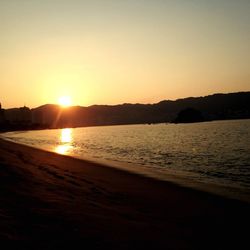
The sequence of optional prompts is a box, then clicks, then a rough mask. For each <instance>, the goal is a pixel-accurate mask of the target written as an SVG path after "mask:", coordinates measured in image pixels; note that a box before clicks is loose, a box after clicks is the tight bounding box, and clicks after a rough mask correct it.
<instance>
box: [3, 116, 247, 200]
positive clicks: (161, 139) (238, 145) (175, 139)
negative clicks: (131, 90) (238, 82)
mask: <svg viewBox="0 0 250 250" xmlns="http://www.w3.org/2000/svg"><path fill="white" fill-rule="evenodd" d="M2 137H4V138H6V139H8V140H12V141H14V142H18V143H22V144H26V145H30V146H33V147H37V148H42V149H45V150H49V151H53V152H57V153H59V154H64V155H71V156H75V157H78V158H83V159H86V158H87V159H94V160H96V161H100V162H102V161H103V160H105V161H110V162H113V163H124V164H128V165H129V166H130V167H131V168H134V171H135V172H138V173H140V171H144V170H145V169H148V170H150V171H151V173H153V172H157V174H158V177H160V178H161V177H162V179H164V177H165V175H168V174H169V173H171V174H174V175H176V176H181V177H182V178H186V179H188V180H189V181H194V182H199V183H204V184H216V185H218V186H223V187H225V188H227V187H228V188H235V190H237V191H236V193H237V192H239V193H241V194H243V193H244V195H245V196H248V195H249V194H250V120H230V121H213V122H204V123H193V124H156V125H124V126H104V127H85V128H66V129H51V130H38V131H24V132H9V133H5V134H3V135H2ZM118 165H119V164H118Z"/></svg>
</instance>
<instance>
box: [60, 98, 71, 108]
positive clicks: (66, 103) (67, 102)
mask: <svg viewBox="0 0 250 250" xmlns="http://www.w3.org/2000/svg"><path fill="white" fill-rule="evenodd" d="M58 103H59V104H60V105H61V106H62V107H69V106H70V105H71V104H72V101H71V97H70V96H61V97H60V98H59V99H58Z"/></svg>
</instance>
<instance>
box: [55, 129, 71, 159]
mask: <svg viewBox="0 0 250 250" xmlns="http://www.w3.org/2000/svg"><path fill="white" fill-rule="evenodd" d="M59 142H60V144H59V145H58V146H56V148H55V152H56V153H58V154H63V155H65V154H68V153H69V151H70V150H71V149H72V148H73V146H72V145H71V143H72V129H71V128H64V129H62V130H61V134H60V138H59Z"/></svg>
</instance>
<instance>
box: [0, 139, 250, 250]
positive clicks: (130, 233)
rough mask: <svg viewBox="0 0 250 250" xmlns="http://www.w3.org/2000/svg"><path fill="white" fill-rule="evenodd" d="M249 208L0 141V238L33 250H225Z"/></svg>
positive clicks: (242, 228)
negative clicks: (70, 245)
mask: <svg viewBox="0 0 250 250" xmlns="http://www.w3.org/2000/svg"><path fill="white" fill-rule="evenodd" d="M249 208H250V204H249V203H246V202H241V201H237V200H232V199H228V198H225V197H221V196H216V195H214V194H209V193H206V192H202V191H198V190H194V189H191V188H184V187H181V186H178V185H177V184H173V183H171V182H167V181H159V180H156V179H153V178H147V177H144V176H140V175H136V174H132V173H128V172H125V171H122V170H118V169H114V168H111V167H107V166H104V165H101V164H96V163H91V162H88V161H84V160H79V159H74V158H71V157H67V156H62V155H57V154H55V153H50V152H46V151H42V150H39V149H34V148H31V147H28V146H23V145H19V144H15V143H12V142H7V141H3V140H0V239H1V240H5V239H10V240H22V241H23V240H28V241H29V242H34V241H36V242H37V241H40V244H37V243H34V244H35V248H34V249H58V248H59V247H60V248H64V247H65V248H66V245H67V243H66V242H67V241H68V240H75V241H76V240H77V241H79V243H80V244H81V246H82V247H86V249H88V248H91V249H93V248H98V249H138V248H140V249H187V248H188V249H228V248H229V247H233V246H234V247H235V248H236V249H241V248H243V246H244V244H249V243H248V228H249V223H250V215H249V212H250V209H249Z"/></svg>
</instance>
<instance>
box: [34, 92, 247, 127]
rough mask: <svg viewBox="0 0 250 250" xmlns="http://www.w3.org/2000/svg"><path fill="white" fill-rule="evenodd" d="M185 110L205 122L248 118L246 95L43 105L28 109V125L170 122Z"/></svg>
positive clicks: (69, 125)
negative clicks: (84, 104) (146, 101)
mask: <svg viewBox="0 0 250 250" xmlns="http://www.w3.org/2000/svg"><path fill="white" fill-rule="evenodd" d="M187 108H192V109H195V110H198V111H200V112H201V114H202V117H203V118H204V120H206V121H210V120H224V119H246V118H250V92H238V93H229V94H214V95H209V96H205V97H189V98H184V99H178V100H176V101H170V100H164V101H161V102H159V103H156V104H127V103H125V104H121V105H93V106H89V107H80V106H73V107H69V108H64V109H63V108H61V107H60V106H58V105H54V104H46V105H43V106H40V107H38V108H35V109H32V110H31V113H32V124H37V125H42V126H43V127H49V128H57V127H81V126H100V125H120V124H143V123H162V122H171V121H173V120H175V119H176V117H177V116H178V114H179V113H180V112H181V111H182V110H185V109H187Z"/></svg>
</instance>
